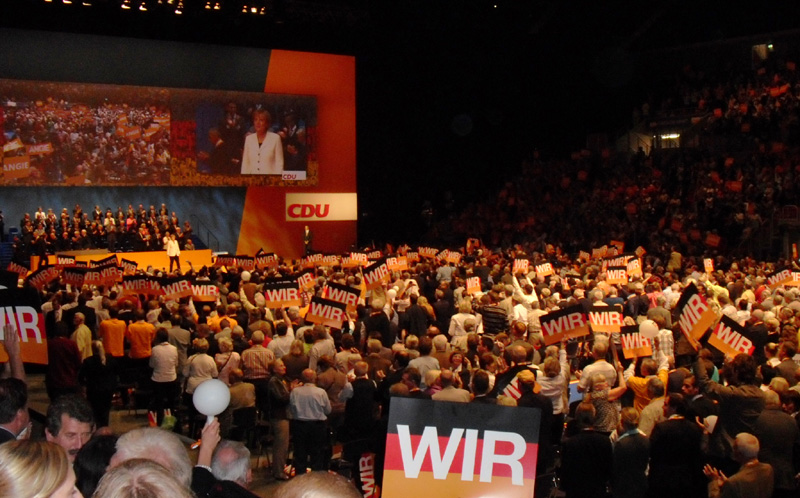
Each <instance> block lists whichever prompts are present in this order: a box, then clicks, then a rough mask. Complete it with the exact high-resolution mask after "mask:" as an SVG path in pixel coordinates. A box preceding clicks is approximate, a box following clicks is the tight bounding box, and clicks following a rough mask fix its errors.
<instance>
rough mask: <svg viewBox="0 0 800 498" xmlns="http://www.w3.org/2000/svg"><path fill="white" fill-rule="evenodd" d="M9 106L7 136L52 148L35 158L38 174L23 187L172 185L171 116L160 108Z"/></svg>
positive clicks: (53, 103) (50, 102) (58, 103)
mask: <svg viewBox="0 0 800 498" xmlns="http://www.w3.org/2000/svg"><path fill="white" fill-rule="evenodd" d="M3 102H12V103H13V105H7V106H4V110H5V121H4V129H5V131H6V134H4V136H5V135H7V136H10V137H12V138H14V139H19V140H21V141H22V143H23V144H25V145H36V144H50V146H51V148H52V150H51V151H50V152H48V153H44V154H37V155H35V156H32V162H31V168H32V170H33V171H32V173H31V175H30V176H29V177H28V179H25V180H23V183H24V182H30V183H32V184H41V183H50V184H58V183H63V182H65V181H67V180H68V179H70V178H74V177H81V178H82V180H81V183H91V184H101V185H102V184H106V185H107V184H118V185H119V184H123V185H125V184H126V185H142V184H145V185H147V184H150V185H166V184H168V183H169V173H170V133H169V113H168V111H167V112H165V111H164V110H163V109H160V108H158V107H157V106H154V105H153V106H142V107H138V108H137V107H133V106H128V105H124V104H108V103H98V104H96V105H91V106H90V105H84V104H74V103H72V102H69V101H66V100H56V99H53V98H48V99H47V100H46V101H38V102H34V101H18V102H17V101H15V98H14V97H13V96H12V97H8V98H6V99H4V100H3ZM18 151H19V152H20V153H23V152H25V148H24V147H22V148H20V149H18Z"/></svg>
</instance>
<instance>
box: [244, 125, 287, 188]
mask: <svg viewBox="0 0 800 498" xmlns="http://www.w3.org/2000/svg"><path fill="white" fill-rule="evenodd" d="M271 123H272V117H271V116H270V114H269V112H267V111H266V110H263V109H256V110H255V111H253V126H254V127H255V129H256V132H255V133H253V134H250V135H248V136H247V137H246V138H245V139H244V154H243V155H242V174H243V175H280V174H282V173H283V146H282V145H281V137H280V136H278V134H277V133H272V132H271V131H268V130H269V127H270V125H271Z"/></svg>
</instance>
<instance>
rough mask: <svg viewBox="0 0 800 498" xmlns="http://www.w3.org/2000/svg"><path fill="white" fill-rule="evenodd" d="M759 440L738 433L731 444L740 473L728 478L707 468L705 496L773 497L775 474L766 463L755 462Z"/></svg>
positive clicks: (746, 434)
mask: <svg viewBox="0 0 800 498" xmlns="http://www.w3.org/2000/svg"><path fill="white" fill-rule="evenodd" d="M759 449H760V448H759V444H758V439H756V437H755V436H753V435H752V434H748V433H746V432H740V433H739V434H738V435H737V436H736V439H735V440H734V442H733V456H734V458H735V459H736V461H738V462H739V463H740V464H741V468H740V469H739V472H737V473H735V474H734V475H732V476H731V477H730V478H728V477H725V474H723V473H721V472H720V471H719V470H717V469H715V468H713V467H711V466H710V465H706V466H705V468H704V469H703V472H705V474H706V476H707V477H708V479H709V481H710V482H709V483H708V496H709V498H718V497H720V496H725V497H736V498H745V497H746V498H769V497H770V496H773V494H772V493H773V481H774V473H773V471H772V467H771V466H770V465H769V464H766V463H762V462H759V461H758V452H759Z"/></svg>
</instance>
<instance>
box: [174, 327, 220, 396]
mask: <svg viewBox="0 0 800 498" xmlns="http://www.w3.org/2000/svg"><path fill="white" fill-rule="evenodd" d="M192 349H194V350H195V351H196V353H195V354H193V355H192V356H190V357H189V358H187V359H186V364H185V365H184V366H183V376H184V378H185V379H186V383H185V385H184V389H183V392H184V400H183V402H184V404H186V406H191V407H194V405H193V404H192V394H194V390H195V389H196V388H197V386H199V385H200V384H202V383H203V382H205V381H207V380H208V379H216V378H217V376H218V375H219V371H218V370H217V364H216V363H215V362H214V358H212V357H211V356H209V355H208V340H207V339H201V338H197V339H195V340H193V341H192Z"/></svg>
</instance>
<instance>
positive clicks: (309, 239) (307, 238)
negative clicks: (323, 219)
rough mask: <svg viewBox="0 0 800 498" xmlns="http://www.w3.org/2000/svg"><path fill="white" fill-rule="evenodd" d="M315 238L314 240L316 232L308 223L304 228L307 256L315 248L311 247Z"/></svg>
mask: <svg viewBox="0 0 800 498" xmlns="http://www.w3.org/2000/svg"><path fill="white" fill-rule="evenodd" d="M313 240H314V232H312V231H311V229H310V228H308V225H306V226H305V228H304V229H303V247H305V250H306V252H305V255H306V256H308V255H309V254H311V252H312V251H313V249H311V242H313Z"/></svg>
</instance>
